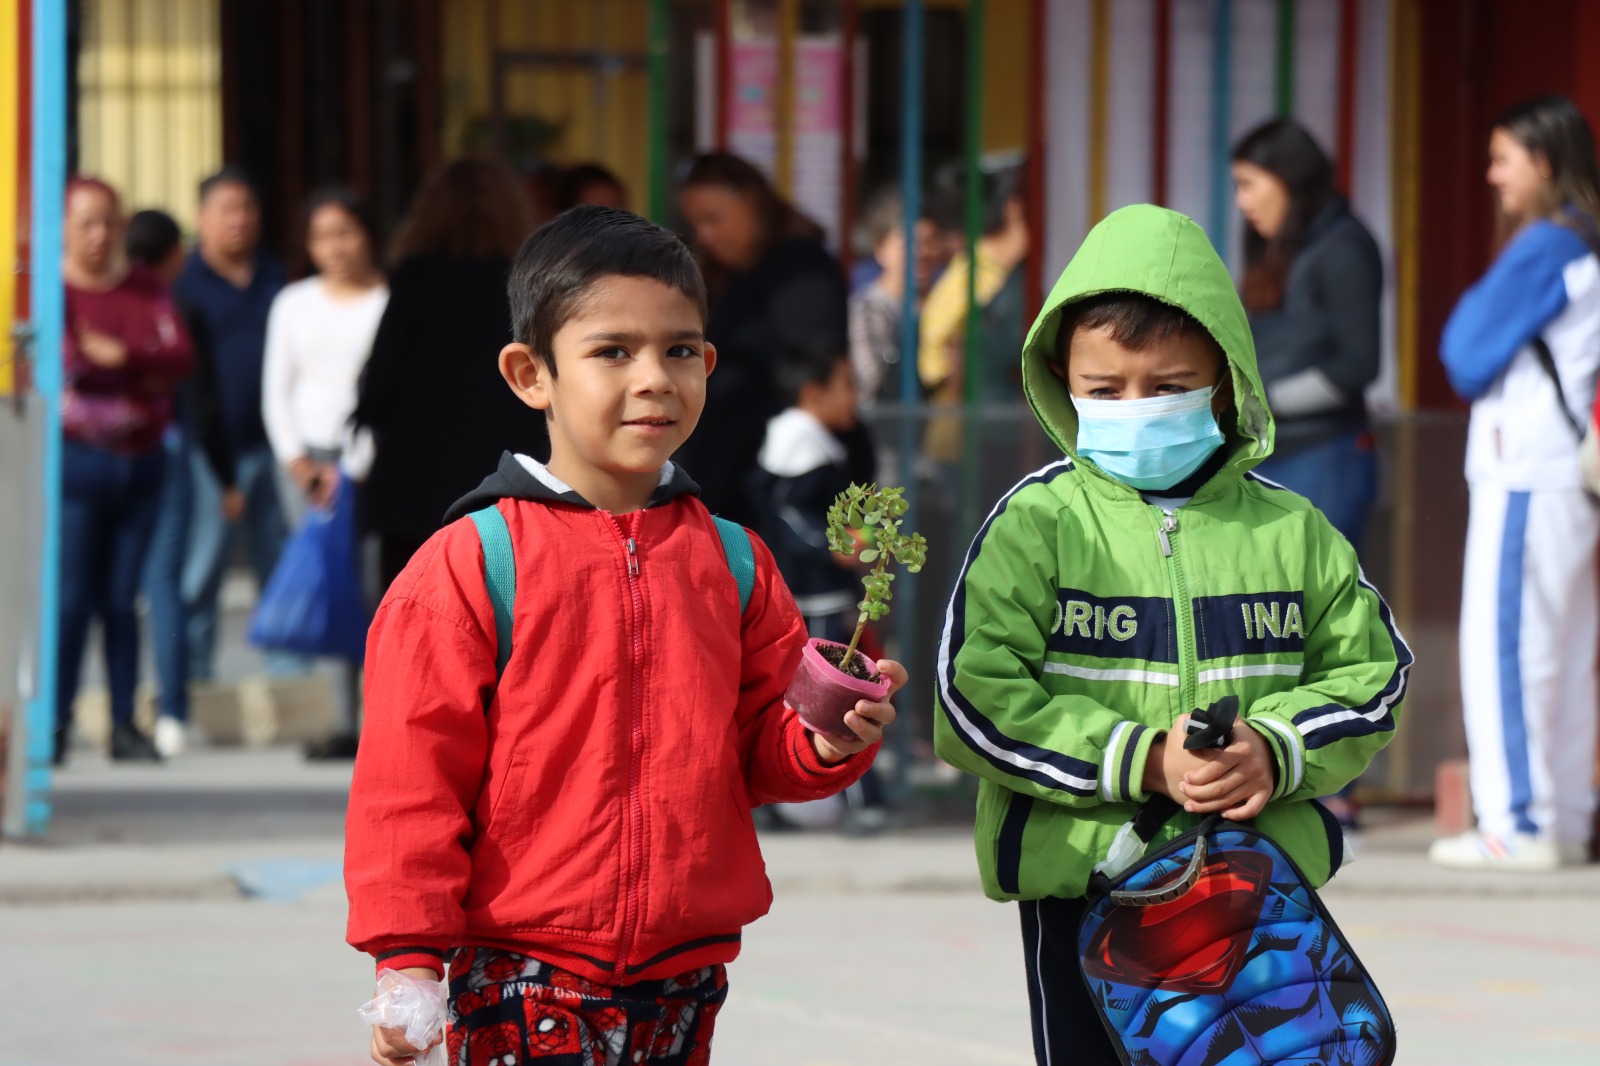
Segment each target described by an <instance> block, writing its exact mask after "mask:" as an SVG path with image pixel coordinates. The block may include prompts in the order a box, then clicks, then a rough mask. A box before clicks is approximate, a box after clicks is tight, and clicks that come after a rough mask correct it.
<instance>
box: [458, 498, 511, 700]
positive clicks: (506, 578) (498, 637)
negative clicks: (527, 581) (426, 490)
mask: <svg viewBox="0 0 1600 1066" xmlns="http://www.w3.org/2000/svg"><path fill="white" fill-rule="evenodd" d="M467 517H468V518H470V519H472V524H473V525H475V526H477V527H478V542H479V543H480V544H482V545H483V577H484V584H485V585H487V586H488V588H489V602H490V603H491V604H493V605H494V636H495V657H494V673H495V677H496V678H497V679H498V678H499V677H500V675H502V674H504V673H505V672H506V663H507V662H508V661H509V660H510V658H511V605H512V604H513V603H515V602H516V600H517V560H516V556H515V554H514V553H513V552H512V549H511V530H509V529H508V528H506V516H505V515H503V514H501V513H500V508H498V507H496V506H494V505H493V504H491V505H490V506H488V507H485V508H483V509H482V510H480V511H473V512H472V513H471V514H470V515H468V516H467Z"/></svg>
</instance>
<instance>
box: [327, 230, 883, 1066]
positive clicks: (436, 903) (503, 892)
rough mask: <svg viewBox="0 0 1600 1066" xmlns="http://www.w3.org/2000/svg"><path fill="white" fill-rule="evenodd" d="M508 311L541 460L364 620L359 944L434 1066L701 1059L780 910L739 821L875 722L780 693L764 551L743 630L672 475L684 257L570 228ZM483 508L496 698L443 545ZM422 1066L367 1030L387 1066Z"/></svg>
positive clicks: (878, 729) (693, 393) (473, 540)
mask: <svg viewBox="0 0 1600 1066" xmlns="http://www.w3.org/2000/svg"><path fill="white" fill-rule="evenodd" d="M509 286H510V293H511V306H512V317H513V331H514V337H515V342H514V343H512V344H509V345H507V346H506V347H505V349H504V350H503V351H502V352H501V353H500V371H501V374H502V375H503V376H504V377H505V379H506V382H507V384H509V385H510V387H511V389H512V391H514V392H515V393H516V394H517V396H518V397H519V398H521V399H522V401H523V402H524V403H526V404H528V405H529V406H530V407H533V408H536V409H538V410H542V411H544V412H545V415H546V418H547V420H548V423H549V427H550V441H551V457H550V462H549V464H548V465H541V464H539V463H537V462H535V461H534V460H532V459H530V458H528V457H527V456H523V455H511V454H507V455H506V456H504V457H503V458H502V459H501V461H500V468H499V470H498V471H496V472H495V473H494V474H493V475H491V476H490V477H489V478H488V479H487V480H485V481H484V483H483V484H482V485H481V486H480V487H479V488H478V489H477V490H476V491H474V492H473V493H471V494H469V495H468V496H467V497H466V498H465V499H463V500H461V501H460V502H458V503H457V504H456V505H455V506H454V507H453V508H452V509H451V512H450V515H449V516H447V517H448V518H451V519H457V520H455V521H452V522H451V524H450V525H448V526H446V527H445V528H444V529H443V530H442V531H440V532H439V533H438V534H436V535H435V536H434V537H433V538H432V539H431V540H429V541H428V542H427V544H425V545H424V546H423V547H422V549H421V550H420V551H419V552H418V553H417V555H416V556H415V557H414V558H413V559H412V560H411V563H410V565H409V566H408V567H407V568H406V569H405V571H404V572H403V573H402V574H401V575H400V577H399V578H398V580H396V582H395V584H394V586H393V587H392V588H391V589H390V590H389V594H388V596H387V597H386V598H385V599H384V602H383V605H382V606H381V607H380V608H379V609H378V614H377V617H376V619H375V620H374V621H373V624H372V630H371V634H370V636H369V638H368V645H367V683H366V684H367V688H366V721H365V724H364V727H363V731H362V737H361V744H360V749H359V750H360V754H359V755H358V757H357V760H356V768H355V779H354V782H353V784H352V786H351V792H350V808H349V817H348V826H347V835H346V840H347V844H346V851H345V884H346V888H347V891H348V894H349V898H350V925H349V941H350V943H351V944H352V945H354V946H355V947H357V948H359V949H360V950H362V951H366V952H370V953H371V954H373V955H374V956H376V958H377V960H378V968H379V970H380V971H382V970H385V969H393V970H399V971H401V972H402V973H406V974H410V975H412V976H417V977H425V978H428V979H431V980H436V979H438V978H439V977H441V976H442V975H443V973H444V971H445V967H446V964H447V963H448V965H449V975H450V990H449V992H450V1015H451V1018H452V1019H453V1024H452V1025H451V1027H450V1030H449V1033H448V1037H447V1039H448V1053H449V1059H450V1063H451V1066H479V1064H489V1063H493V1064H496V1066H499V1064H503V1063H513V1062H515V1063H518V1064H520V1063H524V1062H527V1061H530V1060H534V1059H543V1060H546V1061H551V1062H563V1063H574V1064H576V1063H583V1064H585V1066H599V1064H607V1066H615V1064H618V1063H635V1062H648V1063H658V1064H666V1066H691V1064H698V1063H705V1062H707V1061H708V1059H709V1055H710V1043H711V1032H712V1026H713V1023H714V1021H715V1017H716V1012H717V1009H718V1007H719V1006H720V1005H721V1003H722V1001H723V999H724V998H725V997H726V995H727V979H726V974H725V972H724V968H723V967H724V964H725V963H727V962H728V961H730V960H731V959H733V958H734V956H736V955H737V954H738V951H739V939H740V930H741V929H742V928H743V927H744V926H745V925H747V924H748V923H750V922H752V921H754V920H755V919H756V918H759V917H760V916H761V915H763V914H765V913H766V911H767V908H768V906H769V905H770V903H771V900H772V892H771V887H770V885H769V884H768V882H767V878H766V874H765V870H764V867H763V864H762V861H761V853H760V849H759V847H758V845H757V841H756V834H755V830H754V828H753V827H752V823H751V818H750V810H751V808H752V807H753V806H754V805H756V804H762V803H773V802H793V801H801V800H809V799H816V798H820V797H822V796H826V795H830V794H832V793H835V792H838V791H839V790H841V789H843V788H845V787H846V786H848V785H850V784H851V783H852V782H854V781H855V780H856V779H857V778H858V777H860V775H861V774H862V772H863V771H865V770H866V768H867V767H868V766H869V765H870V764H871V762H872V758H873V756H874V754H875V752H876V750H877V746H878V743H879V741H880V739H881V737H882V734H883V729H884V727H885V726H887V725H888V724H889V723H890V722H891V721H893V719H894V709H893V707H891V706H890V705H889V704H887V703H869V702H865V701H863V702H862V703H860V704H858V705H857V707H856V709H855V710H854V711H853V712H851V714H850V715H849V716H848V717H847V719H846V721H847V723H848V724H849V726H850V727H851V728H852V729H853V730H854V731H855V733H856V739H853V740H848V741H846V740H842V739H839V738H833V737H824V736H820V735H817V734H813V733H810V732H809V731H807V730H806V729H805V727H804V726H802V725H801V724H800V722H799V720H798V719H797V718H796V717H795V715H794V712H793V711H791V710H789V709H788V708H786V707H785V706H784V704H783V693H784V690H785V689H786V688H787V687H788V684H789V680H790V677H791V675H792V674H793V672H794V669H795V665H796V663H797V662H798V660H799V656H800V651H801V648H802V647H803V645H804V641H805V639H806V634H805V630H804V627H803V625H802V622H801V619H800V615H799V613H798V612H797V611H796V609H795V605H794V600H793V598H792V597H791V596H790V595H789V591H788V589H787V588H786V587H785V586H784V584H783V580H782V578H780V577H779V576H778V571H777V567H776V566H775V565H774V563H773V559H772V555H771V553H770V552H769V551H768V550H767V549H766V547H765V546H764V545H763V544H761V543H760V542H759V541H758V540H756V539H755V538H754V537H752V538H751V540H752V544H751V547H752V549H753V552H754V556H755V563H756V577H755V583H754V588H753V589H752V590H751V593H750V599H749V604H748V607H747V608H745V610H744V611H743V613H742V615H741V613H740V602H739V601H740V589H739V587H738V584H737V582H736V580H735V578H734V576H733V575H732V573H731V572H730V569H729V562H728V559H727V557H726V556H725V555H724V550H723V547H722V542H721V540H720V538H719V536H718V533H717V529H716V526H715V525H714V523H713V522H712V518H711V515H710V514H709V512H707V510H706V508H705V506H704V505H703V504H701V503H700V501H699V499H698V498H697V497H696V488H695V485H694V483H693V482H692V481H691V480H690V479H689V477H688V475H687V474H686V473H685V472H684V471H683V470H681V469H679V468H678V467H677V466H676V465H674V464H673V463H672V462H671V461H670V460H669V457H670V456H671V455H672V454H673V452H674V451H676V450H677V448H678V447H679V446H680V445H681V444H682V443H683V442H684V440H685V439H686V438H687V437H688V436H689V433H690V432H691V431H692V430H693V429H694V426H695V423H696V421H697V420H698V419H699V417H700V412H701V410H702V408H703V406H704V402H705V391H706V376H707V375H708V374H709V373H710V372H711V371H712V370H713V368H714V367H715V366H716V359H717V353H716V349H715V348H714V347H712V346H711V345H710V344H707V343H706V341H705V332H704V331H705V322H706V296H705V286H704V282H703V281H702V280H701V276H700V272H699V269H698V268H697V267H696V265H695V263H694V260H693V258H692V257H691V256H690V254H689V251H688V250H687V249H686V248H685V247H684V245H683V243H682V242H681V241H679V240H678V238H677V237H676V236H674V235H673V234H671V233H669V232H667V231H666V230H663V229H661V228H659V227H657V226H654V225H652V224H650V223H649V222H646V221H645V220H644V219H642V218H639V217H637V216H635V215H631V214H628V213H627V212H623V211H616V210H611V209H608V208H597V207H586V208H576V209H574V210H572V211H569V212H567V213H566V214H564V215H562V216H560V217H559V218H557V219H556V220H555V221H553V222H551V223H550V224H549V225H547V226H545V227H544V228H543V229H541V230H540V231H539V232H537V233H535V234H534V235H533V236H532V237H531V238H529V240H528V242H527V243H526V244H525V245H524V246H523V248H522V251H521V252H520V253H519V254H518V256H517V261H516V263H515V264H514V265H513V267H512V271H511V277H510V282H509ZM486 506H493V507H496V508H497V509H498V510H499V512H500V514H501V515H502V516H503V517H504V519H505V522H506V525H507V527H508V529H509V532H510V535H511V541H512V544H513V545H514V557H515V571H516V586H515V587H516V596H515V598H514V601H513V608H512V618H511V635H512V639H511V641H510V652H509V659H508V661H507V662H506V664H505V666H504V670H503V673H501V672H497V662H496V654H497V650H498V641H497V638H496V626H495V617H494V608H493V605H492V603H491V600H490V596H489V593H488V587H487V585H486V578H485V563H484V552H483V547H482V544H481V543H480V540H479V534H478V532H477V529H476V527H475V525H474V523H473V522H472V521H466V520H459V519H461V517H462V516H464V515H468V514H470V513H471V512H473V511H477V510H479V509H480V508H483V507H486ZM878 665H879V669H880V670H881V671H882V672H883V673H884V674H885V675H886V676H888V677H890V678H891V679H892V680H893V681H894V682H895V687H896V688H898V687H899V685H900V684H903V683H904V680H905V672H904V670H903V669H902V668H901V667H900V666H899V664H897V663H893V662H888V661H885V662H882V663H879V664H878ZM419 1050H421V1049H418V1048H415V1047H413V1046H412V1045H411V1044H410V1043H408V1042H407V1041H406V1040H405V1038H404V1033H403V1032H401V1031H400V1030H396V1029H382V1028H375V1029H374V1033H373V1041H372V1057H373V1059H374V1060H375V1061H377V1062H379V1063H402V1062H409V1061H410V1060H411V1056H413V1055H416V1054H417V1053H418V1052H419Z"/></svg>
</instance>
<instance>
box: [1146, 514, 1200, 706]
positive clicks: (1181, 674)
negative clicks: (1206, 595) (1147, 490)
mask: <svg viewBox="0 0 1600 1066" xmlns="http://www.w3.org/2000/svg"><path fill="white" fill-rule="evenodd" d="M1161 515H1162V519H1161V525H1160V526H1158V527H1157V528H1156V537H1157V538H1158V539H1159V540H1160V541H1161V554H1162V556H1163V557H1164V558H1165V559H1166V560H1167V581H1168V583H1169V584H1170V585H1171V586H1172V601H1173V602H1172V606H1173V609H1174V610H1175V611H1176V612H1177V616H1178V678H1179V681H1180V682H1181V687H1180V689H1179V695H1180V698H1181V701H1182V702H1181V703H1180V707H1181V710H1180V712H1179V713H1181V714H1187V713H1189V712H1190V711H1192V710H1194V708H1195V704H1196V702H1197V701H1198V700H1199V698H1200V691H1199V690H1200V680H1199V666H1198V659H1199V652H1198V651H1197V650H1196V648H1195V646H1194V601H1192V600H1191V599H1189V586H1188V585H1187V584H1186V583H1185V582H1184V580H1183V562H1182V560H1181V559H1180V558H1179V556H1178V552H1177V550H1176V549H1175V548H1174V547H1173V545H1172V541H1173V538H1174V537H1176V536H1177V534H1178V515H1177V513H1176V512H1174V511H1169V510H1166V509H1165V508H1163V509H1161Z"/></svg>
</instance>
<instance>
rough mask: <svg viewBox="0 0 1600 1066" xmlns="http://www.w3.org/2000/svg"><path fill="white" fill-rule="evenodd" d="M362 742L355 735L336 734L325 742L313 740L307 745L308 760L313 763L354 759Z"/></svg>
mask: <svg viewBox="0 0 1600 1066" xmlns="http://www.w3.org/2000/svg"><path fill="white" fill-rule="evenodd" d="M360 740H361V738H360V737H358V736H356V735H355V734H354V733H335V734H334V735H333V736H331V737H328V738H326V739H324V740H313V741H310V742H308V743H307V744H306V758H307V759H310V760H311V761H313V762H323V761H329V762H332V761H336V760H339V759H354V758H355V757H356V746H357V745H358V744H359V743H360Z"/></svg>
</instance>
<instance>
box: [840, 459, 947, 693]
mask: <svg viewBox="0 0 1600 1066" xmlns="http://www.w3.org/2000/svg"><path fill="white" fill-rule="evenodd" d="M905 494H906V490H905V489H903V488H885V489H880V488H879V487H878V486H877V485H855V484H852V485H851V486H850V487H849V488H848V489H846V490H845V491H843V492H841V493H840V494H839V496H838V498H837V499H835V500H834V501H833V506H832V507H830V508H828V547H829V548H831V549H833V550H834V551H836V552H838V553H840V554H841V555H855V556H857V558H859V559H860V560H861V561H862V562H863V563H868V564H876V565H873V566H872V569H871V570H868V571H867V573H866V576H864V577H863V578H862V579H861V585H862V587H863V588H864V589H865V590H866V595H865V597H864V598H863V599H862V600H861V602H860V604H858V605H857V606H859V607H860V608H861V617H860V618H859V619H858V620H857V621H856V632H855V636H853V637H851V638H850V648H849V650H848V651H846V652H845V655H844V663H846V664H848V663H851V662H853V661H854V660H855V656H856V645H858V644H860V643H861V634H862V633H863V632H864V631H865V630H866V628H867V623H868V622H876V621H879V620H880V619H882V618H884V617H885V616H886V615H888V613H889V601H890V600H891V599H893V598H894V589H893V587H892V583H893V581H894V574H892V573H890V572H889V562H890V560H893V561H894V562H897V563H899V564H900V565H901V566H903V567H905V568H906V570H907V571H908V572H909V573H913V574H915V573H916V572H917V571H919V570H921V569H922V566H923V564H924V563H926V562H927V561H928V542H927V541H925V540H923V539H922V534H920V533H901V532H900V523H901V522H902V521H904V520H905V514H906V511H907V510H908V509H909V508H910V506H911V505H910V504H909V503H907V502H906V498H905ZM858 531H859V532H860V533H861V534H863V535H864V536H865V539H866V541H867V543H866V544H865V545H864V546H863V545H861V544H860V542H859V541H858V539H857V533H858ZM858 549H859V553H858Z"/></svg>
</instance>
